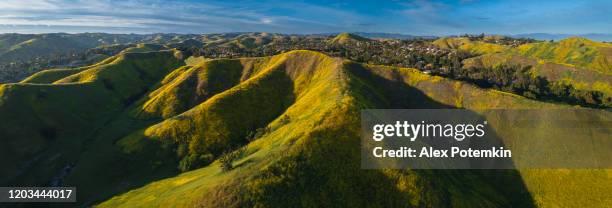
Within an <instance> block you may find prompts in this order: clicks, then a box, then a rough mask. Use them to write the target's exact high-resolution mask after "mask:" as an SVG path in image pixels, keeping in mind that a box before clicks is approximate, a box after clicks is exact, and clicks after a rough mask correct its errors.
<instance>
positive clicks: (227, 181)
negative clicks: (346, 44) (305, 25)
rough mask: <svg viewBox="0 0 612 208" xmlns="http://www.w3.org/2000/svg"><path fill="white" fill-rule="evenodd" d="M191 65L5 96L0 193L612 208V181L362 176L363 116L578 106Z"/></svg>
mask: <svg viewBox="0 0 612 208" xmlns="http://www.w3.org/2000/svg"><path fill="white" fill-rule="evenodd" d="M183 59H184V57H183V54H182V52H181V51H177V50H162V51H155V50H147V52H123V53H120V54H119V55H117V56H114V57H111V58H108V59H107V60H104V61H103V62H100V63H98V64H96V65H92V66H88V67H81V68H75V69H69V70H50V71H43V72H40V73H38V74H35V75H33V76H32V77H30V78H28V79H26V80H24V81H23V82H22V83H17V84H5V85H2V86H0V119H2V120H11V121H13V122H11V123H10V125H3V126H1V127H0V128H2V129H0V138H2V139H0V142H1V143H2V145H0V148H3V150H2V153H0V154H2V155H0V156H2V157H0V158H2V159H0V164H2V165H3V167H6V168H4V169H3V171H2V172H0V176H1V177H0V178H2V179H3V180H2V181H0V185H2V184H7V183H9V182H12V183H16V182H18V183H19V184H28V185H32V186H34V185H44V184H48V183H51V182H53V183H58V184H62V185H66V186H77V187H79V195H78V197H79V202H80V203H82V204H83V205H91V204H97V203H99V202H102V201H105V200H108V201H105V202H103V203H101V204H100V206H101V207H107V206H108V207H117V206H124V207H133V206H137V205H140V206H148V207H150V206H169V205H172V206H178V207H181V206H196V205H197V206H204V207H210V206H224V207H227V206H238V207H244V206H290V207H292V206H331V205H345V206H363V205H369V206H395V205H409V206H419V205H422V204H428V205H432V206H453V207H474V206H486V207H509V206H521V207H525V206H534V205H536V204H537V205H541V204H543V205H544V206H555V204H556V205H558V204H566V205H567V204H581V203H585V204H591V205H596V204H606V203H610V202H609V201H602V200H604V198H605V197H603V195H605V193H608V192H609V191H610V190H609V188H610V187H612V186H611V185H610V184H609V180H606V178H605V177H603V178H602V177H601V175H602V174H604V175H605V174H606V173H607V172H606V171H605V170H592V171H591V170H568V171H564V172H563V174H564V176H563V177H560V176H559V171H554V170H550V171H493V172H488V173H486V174H485V172H483V171H473V170H463V171H451V170H449V171H442V170H439V171H415V170H361V169H360V162H359V161H360V160H359V158H360V155H359V141H360V140H359V132H360V130H359V126H360V125H359V115H360V109H367V108H466V109H472V110H474V111H478V109H487V108H538V109H540V108H542V109H544V108H566V107H569V106H565V105H558V104H550V103H543V102H538V101H534V100H530V99H526V98H523V97H521V96H517V95H513V94H509V93H503V92H499V91H496V90H487V89H481V88H478V87H476V86H474V85H471V84H467V83H464V82H460V81H453V80H449V79H446V78H442V77H438V76H431V75H427V74H424V73H421V72H420V71H418V70H416V69H411V68H399V67H386V66H378V65H368V64H362V63H357V62H353V61H349V60H346V59H341V58H333V57H329V56H327V55H325V54H322V53H319V52H313V51H305V50H297V51H291V52H287V53H283V54H279V55H276V56H271V57H258V58H239V59H214V60H202V61H201V62H199V63H196V64H192V65H186V64H185V63H184V62H183V61H184V60H183ZM24 127H27V128H28V129H30V130H27V131H26V130H24V129H23V128H24ZM498 130H500V129H498ZM230 152H235V153H230ZM228 154H233V155H235V157H236V159H235V160H233V161H230V164H231V168H230V169H229V170H226V171H224V170H222V165H221V164H222V160H224V158H226V156H227V155H228ZM63 170H68V171H67V172H65V171H63ZM180 172H184V173H182V174H180ZM551 176H559V177H556V178H554V177H551ZM570 182H571V183H570ZM128 190H131V191H129V192H128ZM465 190H469V191H465ZM577 193H578V194H582V196H583V197H578V199H581V200H576V199H575V198H573V197H569V196H574V195H575V194H577ZM112 196H114V197H112ZM111 197H112V198H111ZM298 203H299V204H298Z"/></svg>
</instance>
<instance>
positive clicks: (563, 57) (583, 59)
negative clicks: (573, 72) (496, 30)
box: [512, 37, 612, 75]
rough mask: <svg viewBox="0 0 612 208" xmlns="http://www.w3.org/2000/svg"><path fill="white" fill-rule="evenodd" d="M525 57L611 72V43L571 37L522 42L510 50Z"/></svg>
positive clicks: (605, 72)
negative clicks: (551, 40) (528, 42)
mask: <svg viewBox="0 0 612 208" xmlns="http://www.w3.org/2000/svg"><path fill="white" fill-rule="evenodd" d="M512 52H513V53H517V54H520V55H524V56H527V57H533V58H537V59H540V60H544V61H548V62H554V63H560V64H568V65H570V66H575V67H579V68H584V69H591V70H595V71H598V72H601V73H604V74H608V75H610V74H612V44H610V43H600V42H594V41H591V40H588V39H585V38H580V37H572V38H567V39H564V40H561V41H559V42H553V43H551V42H540V43H531V44H524V45H521V46H519V47H518V48H516V49H515V50H513V51H512Z"/></svg>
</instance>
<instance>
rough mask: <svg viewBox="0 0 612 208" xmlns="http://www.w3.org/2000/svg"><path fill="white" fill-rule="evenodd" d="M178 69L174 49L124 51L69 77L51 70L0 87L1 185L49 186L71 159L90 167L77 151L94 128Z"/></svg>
mask: <svg viewBox="0 0 612 208" xmlns="http://www.w3.org/2000/svg"><path fill="white" fill-rule="evenodd" d="M180 65H182V61H181V60H179V59H177V58H175V52H174V51H161V52H151V53H124V54H120V55H118V56H117V57H116V58H115V59H113V60H112V61H110V60H109V61H108V62H102V63H100V64H97V65H93V66H90V67H85V68H80V69H69V70H73V71H70V73H63V72H61V73H57V72H58V71H53V70H52V71H48V72H47V74H45V73H43V74H42V75H41V74H37V75H34V76H33V77H30V78H28V79H26V80H25V81H24V82H23V83H15V84H5V85H1V86H0V120H3V121H6V122H2V124H0V146H1V147H0V148H2V151H1V152H0V164H1V165H2V166H3V168H2V169H1V171H0V178H1V179H0V184H2V185H10V184H13V185H14V184H21V185H29V186H49V185H52V184H54V183H56V182H58V181H63V180H64V179H65V177H66V176H65V175H64V174H62V169H64V168H67V167H73V166H74V164H75V163H76V161H82V162H88V163H92V164H95V163H96V162H98V161H95V160H91V158H84V157H82V155H81V153H82V152H83V151H84V150H85V149H90V148H93V147H91V146H89V145H91V143H92V141H94V138H96V136H97V134H98V133H99V130H100V129H101V128H102V127H103V126H105V125H107V124H108V123H109V122H110V121H112V120H114V118H115V117H117V116H118V115H119V114H121V112H123V111H124V110H125V108H126V107H127V106H129V105H130V104H131V103H133V102H134V101H135V100H136V98H139V97H140V96H141V95H142V94H143V91H145V92H146V91H148V88H149V87H150V86H151V85H153V84H154V83H155V82H158V81H159V80H160V79H161V78H163V75H165V74H167V73H168V72H169V71H170V70H171V69H175V68H177V67H178V66H180ZM64 75H65V77H64ZM42 83H52V84H42ZM109 131H113V130H112V129H109ZM96 148H100V149H103V147H96ZM94 149H95V148H94ZM97 165H100V164H97ZM89 180H93V179H92V178H90V179H89Z"/></svg>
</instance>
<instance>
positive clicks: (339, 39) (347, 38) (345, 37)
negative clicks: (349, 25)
mask: <svg viewBox="0 0 612 208" xmlns="http://www.w3.org/2000/svg"><path fill="white" fill-rule="evenodd" d="M362 41H370V39H368V38H364V37H361V36H359V35H355V34H352V33H340V34H338V35H336V37H334V38H333V39H331V40H330V42H331V43H339V44H345V43H350V42H362Z"/></svg>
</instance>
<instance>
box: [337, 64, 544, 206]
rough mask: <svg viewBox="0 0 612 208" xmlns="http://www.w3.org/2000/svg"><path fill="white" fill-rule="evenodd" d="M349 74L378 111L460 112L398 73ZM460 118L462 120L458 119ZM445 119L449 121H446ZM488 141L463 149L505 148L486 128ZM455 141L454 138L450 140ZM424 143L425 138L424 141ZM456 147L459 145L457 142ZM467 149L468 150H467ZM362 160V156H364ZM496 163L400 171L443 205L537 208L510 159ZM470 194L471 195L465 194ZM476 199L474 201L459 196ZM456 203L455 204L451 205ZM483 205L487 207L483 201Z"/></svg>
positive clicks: (354, 69)
mask: <svg viewBox="0 0 612 208" xmlns="http://www.w3.org/2000/svg"><path fill="white" fill-rule="evenodd" d="M346 69H347V71H348V72H349V73H350V74H352V75H354V76H355V78H357V80H355V82H356V83H360V84H356V85H361V87H358V88H357V89H358V91H359V92H360V93H364V94H363V95H365V96H367V97H368V98H370V99H373V101H372V102H373V103H374V105H375V107H376V108H384V109H457V107H455V106H452V105H447V104H444V103H440V102H438V101H436V100H433V99H432V98H430V97H429V96H427V95H426V94H425V93H424V92H422V91H421V90H419V89H417V88H415V87H412V86H410V85H408V84H406V83H405V82H404V81H403V80H404V77H403V76H404V75H402V74H400V73H399V72H398V71H396V70H388V69H368V68H365V67H363V66H362V65H361V64H358V63H349V64H347V67H346ZM466 112H468V115H467V117H470V118H471V119H477V120H485V118H483V117H482V116H481V115H479V114H478V113H476V112H474V111H471V110H466ZM459 119H461V118H459ZM445 120H446V119H445ZM486 132H487V136H488V138H489V139H488V140H487V141H486V142H484V143H482V142H480V143H477V142H469V144H467V145H462V148H464V147H465V148H467V147H470V148H473V149H483V147H486V146H502V147H504V146H505V145H504V143H503V140H502V139H501V138H499V136H498V135H497V134H496V132H495V130H494V129H489V128H488V129H487V131H486ZM449 139H450V140H452V139H451V138H449ZM423 140H425V139H423ZM435 145H437V146H442V147H450V146H452V145H453V144H451V143H440V142H436V144H435ZM454 145H457V143H454ZM466 146H467V147H466ZM362 157H363V156H362ZM500 163H502V164H499V163H498V164H495V163H491V161H486V160H482V161H481V160H476V161H471V164H470V165H471V166H470V167H476V168H478V169H401V170H399V171H400V172H405V173H408V172H414V173H416V175H418V176H419V183H420V184H422V185H423V186H427V187H428V189H430V190H428V192H429V193H435V194H437V195H438V196H439V195H442V196H440V197H441V200H442V203H441V204H445V205H447V206H448V207H451V206H452V205H453V204H454V203H456V201H457V200H462V201H464V202H465V203H467V204H468V205H469V204H472V205H474V204H478V203H480V202H478V201H475V200H482V199H487V200H492V201H493V202H498V203H500V204H502V205H503V206H509V207H535V203H534V200H533V198H532V196H531V195H530V194H529V191H528V189H527V187H526V185H525V182H524V181H523V179H522V177H521V175H520V173H519V172H518V171H517V170H516V169H514V165H513V163H512V160H511V159H507V160H502V161H501V162H500ZM491 167H505V168H509V169H487V168H491ZM463 193H470V194H463ZM462 196H463V197H469V196H472V197H474V196H477V197H474V198H460V199H457V197H462ZM451 201H453V204H451ZM482 204H485V205H486V204H487V203H485V202H482V203H481V205H482Z"/></svg>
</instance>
